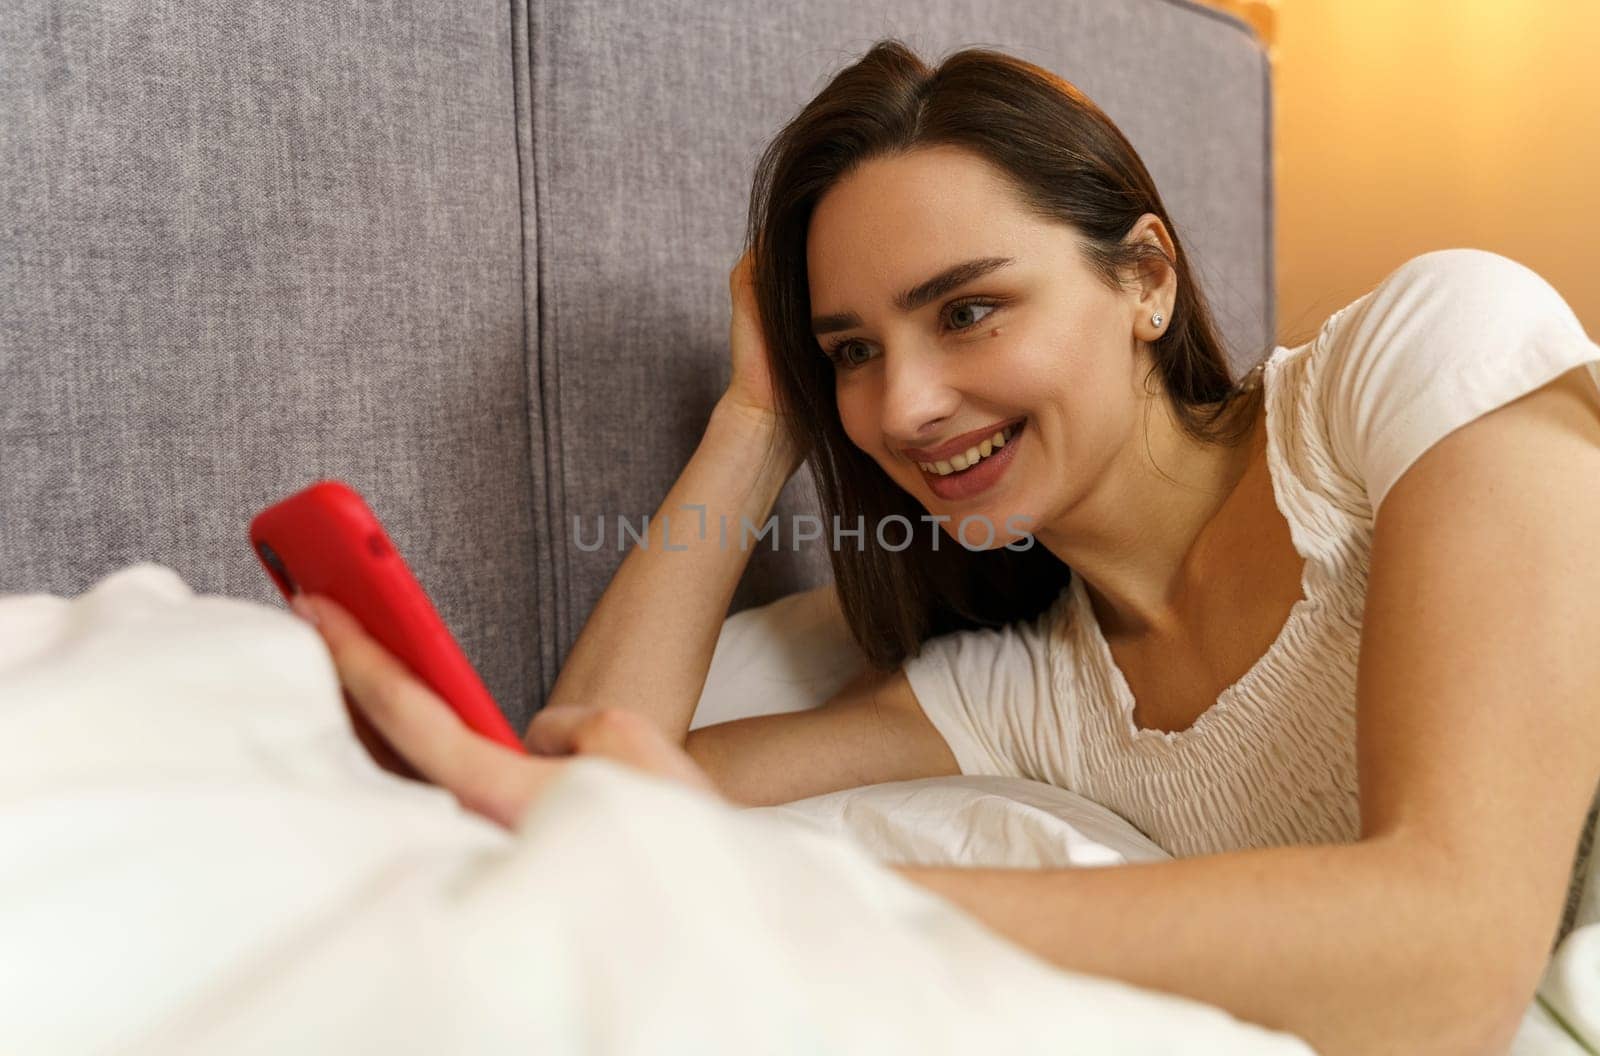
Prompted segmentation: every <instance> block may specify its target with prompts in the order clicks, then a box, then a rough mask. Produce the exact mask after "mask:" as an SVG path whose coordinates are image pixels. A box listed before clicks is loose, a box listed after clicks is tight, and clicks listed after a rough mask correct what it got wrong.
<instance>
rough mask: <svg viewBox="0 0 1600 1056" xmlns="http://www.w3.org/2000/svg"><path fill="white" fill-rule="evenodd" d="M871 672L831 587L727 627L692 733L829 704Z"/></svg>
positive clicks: (789, 598) (750, 613)
mask: <svg viewBox="0 0 1600 1056" xmlns="http://www.w3.org/2000/svg"><path fill="white" fill-rule="evenodd" d="M866 666H867V658H866V656H865V655H863V654H862V652H861V650H860V648H858V647H857V646H856V643H855V639H854V638H852V637H850V629H849V627H848V626H847V625H846V623H845V619H844V610H842V609H841V608H840V607H839V596H838V594H837V593H835V591H834V589H833V584H832V583H824V584H823V585H822V586H820V587H815V588H813V589H811V590H806V591H801V592H800V593H797V594H789V595H786V596H784V597H781V598H779V599H778V600H777V601H774V602H770V603H769V604H766V605H762V606H759V607H757V608H753V609H745V610H743V611H742V612H736V613H734V614H733V615H732V616H729V617H728V618H727V619H726V620H724V621H723V623H722V632H721V633H720V634H719V635H718V637H717V646H716V650H715V652H713V653H712V655H711V668H710V670H709V671H708V672H707V673H706V684H705V688H704V689H703V690H701V692H700V703H699V705H698V706H697V707H696V709H695V713H694V718H693V720H691V722H690V723H689V728H690V729H691V730H697V729H699V728H700V727H702V726H711V725H715V724H716V723H719V722H731V721H732V720H734V719H743V718H747V717H749V716H752V715H776V714H781V713H783V712H790V711H803V710H805V709H806V708H812V707H816V706H817V705H818V704H825V703H827V701H828V698H830V697H832V696H833V695H834V694H835V693H837V692H838V691H839V689H840V688H841V687H843V686H844V684H845V683H846V682H849V681H850V680H851V679H852V678H854V677H855V676H856V675H857V674H859V673H860V672H861V671H863V670H865V668H866Z"/></svg>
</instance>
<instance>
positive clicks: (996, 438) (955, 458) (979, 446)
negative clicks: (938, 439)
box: [917, 418, 1027, 477]
mask: <svg viewBox="0 0 1600 1056" xmlns="http://www.w3.org/2000/svg"><path fill="white" fill-rule="evenodd" d="M1026 424H1027V419H1026V418H1024V419H1023V420H1022V421H1020V422H1017V423H1015V424H1013V425H1008V426H1005V427H1004V428H1002V429H999V430H997V431H996V432H995V433H994V435H993V436H990V437H987V438H986V439H984V440H982V441H981V442H979V443H976V444H973V445H972V446H971V447H969V448H967V449H966V450H965V451H963V452H961V453H960V454H957V455H952V456H951V457H950V458H948V459H940V460H939V461H937V462H918V463H917V466H918V467H919V468H921V469H922V471H923V472H924V473H929V474H932V475H933V476H936V477H949V476H953V475H955V474H957V473H963V472H965V471H966V470H969V469H971V468H972V467H973V466H975V465H977V464H978V463H980V462H982V461H984V460H985V459H988V458H992V457H993V456H994V455H995V454H996V453H998V452H999V451H1000V450H1001V449H1002V448H1004V447H1005V446H1006V445H1007V444H1009V443H1010V442H1011V441H1012V440H1013V439H1014V438H1015V437H1016V435H1017V434H1018V433H1020V432H1022V427H1023V426H1024V425H1026Z"/></svg>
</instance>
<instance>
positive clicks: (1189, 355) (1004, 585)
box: [745, 38, 1261, 670]
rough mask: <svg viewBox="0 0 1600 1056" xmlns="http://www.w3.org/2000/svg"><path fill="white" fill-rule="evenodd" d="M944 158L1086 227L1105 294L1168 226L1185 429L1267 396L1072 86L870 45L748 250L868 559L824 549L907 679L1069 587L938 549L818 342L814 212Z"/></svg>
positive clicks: (1028, 556)
mask: <svg viewBox="0 0 1600 1056" xmlns="http://www.w3.org/2000/svg"><path fill="white" fill-rule="evenodd" d="M934 145H954V146H958V147H961V148H964V149H966V150H968V151H971V152H972V153H974V154H977V155H979V156H980V157H982V158H984V159H985V160H987V161H988V162H990V163H991V164H993V165H995V166H997V167H998V168H999V169H1000V170H1001V171H1003V172H1004V173H1006V174H1008V175H1009V177H1010V179H1011V181H1012V182H1013V183H1014V184H1015V185H1016V187H1017V190H1018V192H1019V194H1020V196H1021V201H1022V202H1023V204H1024V206H1025V207H1026V208H1028V209H1030V210H1031V211H1032V212H1034V213H1036V214H1037V215H1039V216H1040V217H1041V218H1043V219H1045V220H1046V221H1048V222H1051V223H1057V224H1065V225H1068V226H1070V227H1071V228H1073V229H1074V230H1075V232H1076V233H1077V235H1078V236H1079V237H1080V239H1081V244H1082V247H1083V251H1084V253H1085V257H1086V259H1087V260H1088V262H1089V264H1090V265H1091V267H1092V268H1093V269H1094V271H1095V272H1096V273H1097V274H1098V275H1099V276H1100V277H1101V278H1102V279H1103V280H1104V281H1105V282H1106V284H1107V285H1108V286H1109V287H1111V288H1112V289H1121V288H1122V283H1121V276H1122V274H1123V272H1124V271H1125V270H1126V269H1129V268H1134V269H1137V268H1138V267H1141V266H1142V265H1144V263H1145V262H1146V261H1148V260H1149V259H1150V258H1152V257H1159V258H1161V259H1165V257H1166V255H1165V253H1164V252H1163V251H1162V250H1161V249H1160V247H1158V246H1155V245H1151V244H1150V243H1147V242H1136V243H1127V242H1124V241H1123V239H1124V237H1125V236H1126V235H1127V234H1128V232H1129V231H1130V230H1131V229H1132V227H1133V225H1134V224H1135V222H1137V221H1138V219H1139V218H1140V217H1141V216H1143V215H1144V214H1146V213H1153V214H1155V215H1156V216H1157V217H1159V218H1160V219H1161V221H1162V222H1163V223H1164V224H1166V227H1167V231H1168V233H1169V234H1170V235H1171V237H1172V244H1173V248H1174V250H1175V251H1176V254H1177V260H1175V261H1173V260H1168V261H1167V263H1168V264H1169V265H1171V266H1172V267H1173V268H1174V269H1175V271H1176V273H1177V280H1178V289H1177V298H1176V301H1175V303H1174V304H1173V308H1172V320H1171V324H1170V325H1169V326H1168V327H1167V328H1166V329H1165V330H1164V331H1163V332H1162V334H1161V336H1160V337H1159V338H1157V339H1156V341H1155V342H1153V343H1152V345H1151V352H1152V356H1153V358H1154V361H1155V364H1154V368H1153V370H1154V371H1155V372H1159V374H1160V376H1161V381H1162V388H1163V390H1164V392H1165V394H1166V397H1167V400H1168V402H1169V404H1170V405H1171V407H1172V410H1173V415H1174V417H1175V418H1176V420H1177V421H1178V422H1179V423H1180V425H1181V427H1182V428H1183V429H1184V431H1185V432H1187V433H1188V434H1189V435H1190V436H1191V437H1193V438H1195V439H1196V440H1199V441H1203V442H1208V443H1221V444H1229V445H1235V444H1237V443H1239V442H1240V441H1241V440H1242V439H1243V438H1244V437H1245V436H1247V435H1248V434H1249V432H1250V429H1251V427H1252V426H1253V424H1254V422H1255V420H1256V414H1257V411H1258V410H1259V407H1260V401H1261V395H1260V394H1261V390H1260V388H1258V387H1241V386H1240V385H1239V384H1237V383H1236V382H1235V381H1234V380H1233V378H1232V376H1231V375H1230V373H1229V369H1228V361H1227V358H1226V355H1225V352H1224V347H1223V342H1222V340H1221V338H1220V336H1219V335H1218V332H1217V329H1216V326H1215V324H1214V323H1213V322H1212V318H1211V311H1210V308H1209V307H1208V306H1207V303H1206V298H1205V295H1204V294H1203V293H1202V292H1201V289H1200V286H1199V284H1198V283H1197V282H1196V281H1195V279H1194V276H1193V275H1192V273H1191V272H1190V270H1189V265H1188V259H1187V255H1186V254H1185V253H1184V251H1183V248H1182V242H1181V240H1180V239H1179V237H1178V232H1177V228H1176V227H1175V226H1174V225H1173V223H1172V221H1171V219H1170V218H1169V217H1168V216H1167V211H1166V208H1165V207H1164V206H1163V205H1162V203H1161V196H1160V195H1159V194H1158V193H1157V192H1156V188H1155V184H1154V183H1153V182H1152V180H1151V179H1150V174H1149V173H1148V172H1147V171H1145V167H1144V163H1143V162H1142V161H1140V159H1139V156H1138V154H1137V153H1136V152H1135V151H1134V149H1133V147H1132V145H1131V144H1129V142H1128V140H1127V138H1126V137H1124V136H1123V134H1122V133H1121V131H1119V130H1118V129H1117V127H1116V126H1115V125H1114V124H1112V122H1111V120H1110V119H1109V118H1108V117H1106V115H1105V114H1104V113H1103V112H1101V110H1100V108H1099V107H1097V106H1096V105H1095V104H1094V103H1093V102H1091V101H1090V100H1089V99H1088V98H1087V97H1086V96H1085V95H1084V94H1083V93H1082V92H1080V91H1079V90H1078V89H1077V88H1076V87H1074V86H1073V85H1072V84H1070V83H1068V82H1067V81H1065V80H1063V79H1062V78H1060V77H1057V76H1055V75H1054V74H1052V73H1050V72H1049V71H1047V70H1044V69H1041V68H1039V67H1037V66H1034V65H1032V64H1030V63H1027V62H1024V61H1023V60H1021V59H1017V58H1014V57H1012V56H1009V55H1006V54H1004V53H1003V52H999V51H994V50H990V49H986V48H967V49H964V50H961V51H958V52H955V53H954V54H952V55H950V56H949V57H948V58H946V59H945V60H944V61H943V62H941V63H940V64H939V66H938V67H937V68H929V67H928V66H927V65H926V64H925V63H923V62H922V60H920V59H919V58H918V57H917V56H916V55H915V53H913V52H912V51H911V50H910V49H909V48H908V47H907V46H906V45H905V44H903V43H901V42H900V41H899V40H896V39H893V38H890V39H886V40H881V41H879V42H878V43H876V44H875V45H873V47H872V48H871V49H870V50H869V51H868V52H867V53H866V55H865V56H863V57H862V58H861V59H860V60H859V61H857V62H856V63H854V64H853V65H851V66H849V67H847V68H846V69H844V70H843V71H842V72H840V73H839V74H838V75H836V76H835V77H834V78H833V80H832V81H830V82H829V83H828V85H827V87H825V88H824V89H823V90H822V91H821V92H820V93H819V94H818V95H817V96H816V98H814V99H813V100H811V102H809V103H808V104H806V106H805V108H804V109H803V110H802V111H801V112H800V113H799V114H798V115H797V116H796V117H795V118H794V119H793V120H791V121H790V122H789V123H788V124H787V125H785V126H784V128H783V129H782V130H781V131H780V132H779V133H778V135H777V136H776V137H775V138H774V139H773V141H772V142H771V143H770V144H769V145H768V146H767V149H766V150H765V151H764V152H763V154H762V156H761V159H760V161H759V162H758V163H757V165H756V170H755V178H754V182H753V186H752V189H751V194H750V213H749V221H748V227H747V230H746V234H745V247H746V249H747V250H749V252H750V255H751V257H752V265H753V269H752V271H753V276H752V277H753V281H754V286H755V293H756V299H757V303H758V305H759V308H760V313H761V318H762V325H763V332H764V337H765V340H766V344H767V348H768V349H769V350H770V355H771V360H772V364H771V369H772V376H773V390H774V399H775V401H776V406H777V410H778V412H779V414H780V415H781V416H782V419H783V421H784V422H785V423H786V426H785V428H787V429H788V430H789V434H790V435H789V439H790V440H791V442H792V443H793V444H794V445H795V448H796V449H797V450H799V451H800V452H803V454H804V457H805V460H806V462H807V464H809V465H810V467H811V472H812V476H813V479H814V480H815V481H816V485H817V493H818V498H819V501H820V505H821V513H822V520H823V523H824V524H828V525H832V524H835V523H837V524H838V525H839V527H840V529H841V530H847V529H854V528H856V527H857V526H858V525H862V524H864V525H865V529H866V530H865V533H864V535H863V536H861V537H843V536H842V537H841V538H842V539H844V540H845V542H846V543H848V540H849V539H850V538H857V539H858V540H861V541H860V542H859V545H858V547H853V546H849V545H833V546H830V548H829V554H830V560H831V562H832V564H833V572H834V581H835V584H836V587H837V590H838V593H839V598H840V601H841V603H842V605H843V609H844V613H845V617H846V619H847V620H848V622H849V625H850V630H851V633H852V635H853V636H854V638H855V640H856V642H857V644H858V645H859V646H860V647H861V649H862V650H863V652H865V653H866V655H867V658H868V660H869V662H870V663H871V664H872V666H873V667H875V668H877V669H879V670H890V669H893V668H894V667H896V666H898V665H899V664H900V663H901V661H903V660H904V659H905V657H906V656H907V655H910V654H913V653H916V652H917V651H919V649H920V645H921V643H922V642H923V641H924V640H926V639H927V638H929V637H932V636H934V635H938V634H944V633H946V632H949V631H954V630H960V629H964V628H970V627H994V626H999V625H1001V624H1005V623H1010V622H1014V621H1018V620H1027V619H1032V618H1034V617H1035V616H1037V615H1039V614H1040V613H1042V612H1043V611H1044V610H1045V609H1046V608H1048V607H1049V606H1050V604H1051V603H1052V602H1054V601H1055V600H1056V599H1057V598H1058V597H1059V596H1060V594H1061V591H1062V589H1063V588H1064V587H1066V586H1067V584H1068V583H1069V582H1070V579H1071V576H1072V570H1071V568H1069V567H1068V566H1067V565H1065V564H1064V563H1063V562H1061V561H1060V560H1059V559H1058V558H1057V557H1056V556H1055V555H1054V554H1052V553H1051V552H1050V551H1049V550H1047V549H1045V548H1044V547H1043V546H1040V545H1038V544H1037V542H1035V543H1033V544H1032V545H1031V546H1030V547H1029V548H1028V549H1026V550H1013V549H1009V548H1007V547H1003V546H1001V547H996V548H994V549H991V550H969V549H967V547H966V546H964V545H962V543H960V542H958V541H955V540H952V539H949V538H944V539H942V540H941V539H940V538H939V537H940V536H942V535H943V534H944V533H943V532H942V530H939V529H936V528H934V526H933V525H931V524H930V523H929V522H927V521H923V520H921V517H922V516H923V515H924V514H925V513H926V512H927V511H926V510H925V509H923V507H922V506H921V505H920V504H919V503H918V502H917V501H916V500H915V499H913V498H912V497H911V496H910V495H908V494H907V493H906V492H905V491H904V490H903V489H902V488H901V487H900V486H899V485H898V484H896V483H895V482H894V481H893V480H891V479H890V478H889V476H888V475H887V474H886V473H884V471H883V469H882V467H880V466H879V465H878V464H877V463H876V462H875V461H873V459H872V458H871V457H870V456H868V455H867V454H866V453H865V452H863V451H861V450H860V449H859V448H857V447H856V446H855V445H854V444H853V443H851V441H850V439H849V437H848V436H846V434H845V431H844V426H843V424H842V423H841V421H840V419H839V409H838V406H837V404H836V402H835V398H834V385H835V381H834V367H833V366H832V364H830V363H829V362H828V360H827V358H826V357H825V356H823V355H821V354H820V351H819V349H818V346H817V341H816V338H815V337H813V336H812V333H811V323H810V293H809V286H808V279H807V272H806V232H807V230H808V227H809V224H810V220H811V215H812V212H813V211H814V209H815V208H816V205H817V203H818V202H819V201H820V200H821V199H822V197H823V196H824V195H825V194H826V193H827V192H828V190H829V189H830V188H831V187H833V185H834V184H836V183H837V182H839V181H840V180H841V179H843V178H844V177H845V176H846V175H848V174H849V173H850V172H852V171H853V170H854V169H855V168H856V167H857V166H859V165H860V164H862V163H863V162H865V161H867V160H869V159H872V158H875V157H880V156H892V155H895V154H900V153H904V152H907V151H910V150H913V149H916V148H918V147H927V146H934ZM895 515H899V516H900V517H903V518H905V520H906V521H908V522H909V523H910V524H911V525H912V526H913V527H914V528H915V531H913V532H911V533H910V535H911V542H910V545H908V546H906V547H905V548H904V549H903V550H899V551H895V550H889V549H885V548H883V547H880V546H877V545H875V538H876V535H875V533H876V531H877V526H878V525H879V524H880V522H882V521H883V520H884V519H885V518H889V517H893V516H895ZM835 518H836V519H837V520H835ZM883 532H884V534H883V538H884V539H885V540H886V541H887V542H888V545H890V546H895V545H899V544H900V542H901V541H902V540H903V539H904V538H905V537H906V534H907V533H906V530H905V528H904V527H901V526H895V525H893V524H891V525H889V526H886V527H885V528H884V530H883ZM825 536H828V533H825ZM829 538H831V536H829ZM941 542H942V543H943V544H944V545H941V546H940V547H939V549H938V550H937V551H935V550H934V549H933V546H934V545H935V544H936V543H941Z"/></svg>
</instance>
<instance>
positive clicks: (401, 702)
mask: <svg viewBox="0 0 1600 1056" xmlns="http://www.w3.org/2000/svg"><path fill="white" fill-rule="evenodd" d="M290 607H291V608H293V609H294V611H295V612H296V613H297V614H299V615H301V616H302V617H304V618H306V619H307V620H308V622H311V623H312V624H313V625H314V626H315V627H316V629H317V633H318V634H320V635H321V636H322V640H323V642H324V643H325V644H326V645H327V647H328V653H329V655H330V657H331V658H332V660H333V664H334V668H335V669H336V670H337V671H338V673H339V681H340V682H341V684H342V685H343V686H344V688H345V704H346V706H347V707H348V708H349V709H350V713H351V719H352V722H353V724H354V726H355V729H356V735H357V736H358V737H359V738H360V740H361V743H362V744H363V745H365V746H366V748H367V751H368V752H369V753H370V754H371V755H372V757H373V759H374V760H375V761H376V762H377V763H378V765H379V766H381V767H383V768H384V769H385V770H388V771H390V772H391V773H395V774H398V775H400V776H401V777H409V778H419V779H421V780H424V781H428V782H431V783H433V784H436V785H438V786H439V787H441V788H443V789H445V790H446V791H447V792H449V793H450V794H451V795H453V796H455V798H456V800H457V802H459V803H460V804H461V805H462V806H463V807H465V808H467V809H468V810H471V811H474V812H475V813H478V814H482V815H483V816H484V817H487V818H488V819H490V820H491V821H494V822H496V823H498V824H500V825H502V826H504V827H505V828H508V829H510V828H515V827H516V825H517V822H518V821H519V819H520V818H521V817H522V815H523V814H524V813H526V811H527V809H528V807H529V806H530V805H532V803H533V802H534V801H535V800H536V799H537V798H538V797H539V795H540V793H541V792H542V791H543V790H544V789H545V787H546V786H548V785H549V784H550V782H552V781H553V780H555V778H556V777H558V776H559V775H560V773H561V771H562V770H563V769H564V768H565V767H566V764H567V760H563V759H559V758H554V757H555V756H559V755H571V754H578V755H599V756H605V757H607V758H610V759H613V760H615V761H617V762H620V763H624V764H626V765H628V766H632V767H634V768H636V769H639V770H643V771H645V772H647V773H651V774H655V775H657V776H660V777H665V778H668V779H670V780H674V781H678V782H680V783H682V784H686V785H689V786H691V787H695V788H700V789H703V790H705V791H708V792H712V793H713V794H715V791H716V790H715V787H714V786H713V784H712V782H711V779H710V778H709V777H708V776H707V775H706V774H705V772H704V771H703V770H701V769H700V767H699V766H698V765H697V764H696V763H695V762H694V760H693V759H692V758H690V757H689V755H688V753H687V752H685V751H684V750H683V749H682V748H681V747H680V746H678V745H676V744H673V743H672V742H671V741H670V740H668V738H667V737H666V735H665V734H664V733H663V732H662V731H660V730H659V729H657V728H656V727H655V726H654V724H652V723H650V722H648V721H647V720H645V719H644V718H643V717H642V716H638V715H634V714H633V713H631V712H623V711H619V710H618V709H614V708H591V707H587V706H577V705H564V706H561V707H557V708H553V709H548V710H546V711H542V712H540V713H539V716H536V717H535V722H534V724H533V725H532V726H530V727H529V733H528V737H527V738H526V739H525V740H526V743H528V745H529V747H530V749H531V750H532V751H533V752H534V753H535V754H532V755H520V754H518V753H517V752H514V751H512V750H511V749H509V748H506V747H505V746H503V745H501V744H498V743H496V742H494V741H491V740H489V739H488V738H487V737H483V736H481V735H479V734H477V733H475V732H473V731H472V730H471V729H469V728H468V727H467V725H466V724H465V723H463V722H462V721H461V719H460V717H459V716H457V715H456V713H455V712H454V711H453V710H452V709H451V708H450V705H448V704H446V703H445V702H444V700H443V699H441V698H440V697H439V695H438V694H436V693H434V692H433V690H432V689H430V688H429V687H428V686H427V685H426V684H425V683H423V682H422V681H421V680H420V679H418V678H417V677H416V676H415V675H414V674H412V673H411V671H410V669H409V668H407V667H406V666H405V664H403V663H402V662H401V661H400V660H399V659H398V658H397V657H395V656H394V654H392V653H390V652H389V651H388V650H387V649H385V648H384V647H383V646H382V645H381V644H380V643H378V642H377V641H376V640H375V639H373V638H372V636H371V635H369V634H367V632H366V630H365V629H364V628H363V627H362V626H361V624H360V622H359V621H357V620H356V618H355V617H354V616H352V615H351V614H350V613H349V612H348V611H346V610H345V609H344V607H343V606H341V605H339V604H338V603H337V602H335V601H333V600H332V599H330V598H326V597H322V596H320V595H311V594H301V595H298V596H297V597H296V598H295V599H294V601H293V602H292V603H291V606H290ZM536 731H537V732H536Z"/></svg>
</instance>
